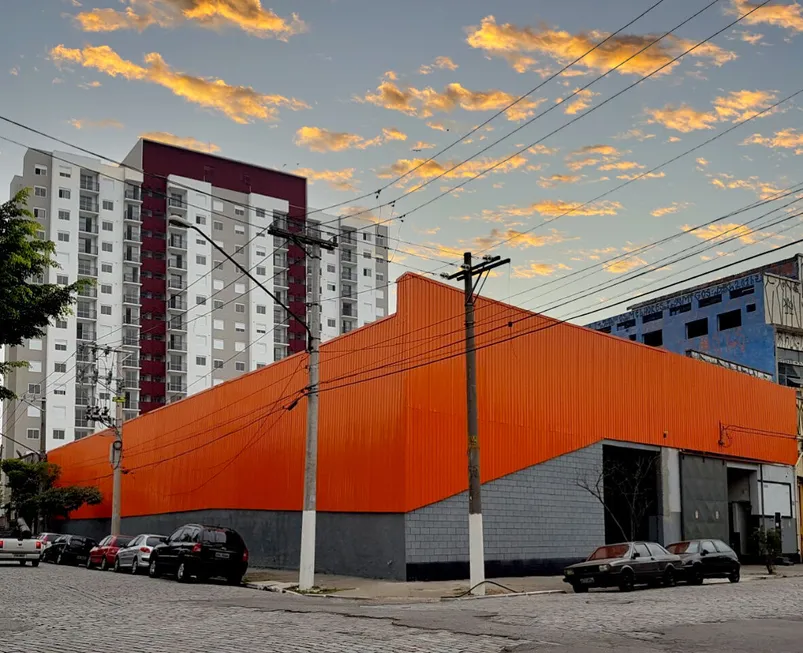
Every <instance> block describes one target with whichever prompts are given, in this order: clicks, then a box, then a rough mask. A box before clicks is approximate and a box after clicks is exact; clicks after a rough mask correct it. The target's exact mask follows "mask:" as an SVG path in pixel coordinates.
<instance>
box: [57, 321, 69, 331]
mask: <svg viewBox="0 0 803 653" xmlns="http://www.w3.org/2000/svg"><path fill="white" fill-rule="evenodd" d="M56 328H57V329H66V328H67V320H56Z"/></svg>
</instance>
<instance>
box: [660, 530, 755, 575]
mask: <svg viewBox="0 0 803 653" xmlns="http://www.w3.org/2000/svg"><path fill="white" fill-rule="evenodd" d="M667 548H668V549H669V550H670V551H671V552H672V553H675V554H677V555H679V556H680V559H681V560H682V561H683V578H684V579H685V580H687V581H688V582H689V584H690V585H702V584H703V581H704V580H705V579H706V578H727V579H728V580H729V581H730V582H731V583H738V582H739V578H740V570H741V564H740V563H739V557H738V556H737V555H736V553H735V552H734V550H733V549H731V548H730V547H729V546H728V545H727V544H725V543H724V542H723V541H722V540H688V541H687V542H675V543H674V544H670V545H669V546H668V547H667Z"/></svg>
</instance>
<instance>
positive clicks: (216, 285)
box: [212, 279, 223, 290]
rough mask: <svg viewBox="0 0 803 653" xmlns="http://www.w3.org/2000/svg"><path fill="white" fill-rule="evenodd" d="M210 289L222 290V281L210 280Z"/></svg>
mask: <svg viewBox="0 0 803 653" xmlns="http://www.w3.org/2000/svg"><path fill="white" fill-rule="evenodd" d="M212 288H213V289H214V290H223V279H212Z"/></svg>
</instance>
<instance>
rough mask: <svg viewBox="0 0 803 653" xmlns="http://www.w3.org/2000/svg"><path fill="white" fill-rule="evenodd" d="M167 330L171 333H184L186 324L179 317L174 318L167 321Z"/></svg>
mask: <svg viewBox="0 0 803 653" xmlns="http://www.w3.org/2000/svg"><path fill="white" fill-rule="evenodd" d="M167 324H168V328H169V329H170V330H171V331H186V330H187V323H186V322H185V321H184V320H183V319H182V318H181V317H174V318H171V319H170V320H169V321H168V323H167Z"/></svg>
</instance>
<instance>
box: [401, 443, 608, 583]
mask: <svg viewBox="0 0 803 653" xmlns="http://www.w3.org/2000/svg"><path fill="white" fill-rule="evenodd" d="M601 468H602V445H601V444H596V445H593V446H591V447H587V448H585V449H580V450H578V451H574V452H572V453H569V454H566V455H564V456H560V457H558V458H554V459H552V460H549V461H547V462H545V463H541V464H540V465H534V466H532V467H528V468H527V469H524V470H521V471H519V472H515V473H513V474H510V475H508V476H504V477H502V478H499V479H497V480H495V481H491V482H490V483H486V484H484V485H483V486H482V511H483V527H484V528H483V530H484V532H485V560H486V574H487V575H488V576H494V575H503V576H504V575H514V574H518V573H553V572H555V571H557V570H558V569H560V568H562V567H563V565H565V564H566V563H567V562H576V561H577V560H579V559H584V558H586V557H587V556H588V555H589V553H590V552H591V551H593V549H594V548H595V547H597V546H599V545H600V544H602V543H604V542H605V515H604V509H603V507H602V505H601V504H600V503H599V501H597V499H595V498H594V497H593V496H591V495H590V494H589V493H588V492H587V491H585V490H583V489H582V488H580V487H579V486H578V485H577V479H578V478H586V477H588V478H594V477H596V476H597V475H598V474H599V471H600V469H601ZM404 530H405V550H406V554H407V576H408V580H411V579H425V578H465V577H467V572H468V493H467V492H462V493H461V494H457V495H455V496H452V497H449V498H448V499H445V500H443V501H439V502H437V503H434V504H431V505H429V506H425V507H423V508H420V509H418V510H415V511H413V512H410V513H407V514H406V515H405V528H404Z"/></svg>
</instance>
